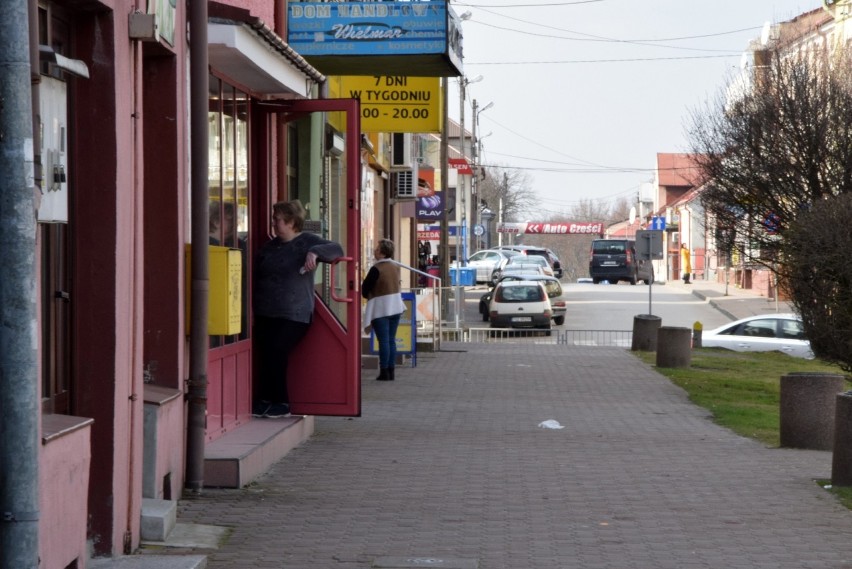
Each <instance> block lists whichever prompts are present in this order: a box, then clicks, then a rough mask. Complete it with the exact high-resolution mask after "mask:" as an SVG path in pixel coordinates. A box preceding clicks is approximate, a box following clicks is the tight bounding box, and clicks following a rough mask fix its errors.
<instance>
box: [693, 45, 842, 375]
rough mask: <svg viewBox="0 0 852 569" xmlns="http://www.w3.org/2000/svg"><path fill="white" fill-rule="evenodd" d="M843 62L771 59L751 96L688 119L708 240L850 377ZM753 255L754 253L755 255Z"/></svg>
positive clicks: (822, 56) (823, 57) (815, 53)
mask: <svg viewBox="0 0 852 569" xmlns="http://www.w3.org/2000/svg"><path fill="white" fill-rule="evenodd" d="M849 71H850V59H849V56H848V55H846V54H845V53H844V52H842V51H838V52H836V53H834V52H832V53H829V52H826V51H820V50H812V51H808V52H802V53H799V54H794V55H789V56H786V57H778V56H775V57H774V58H772V59H771V60H770V61H769V62H768V66H767V67H766V68H765V69H764V70H763V71H762V74H761V75H758V76H757V77H756V80H755V84H754V86H753V88H752V89H750V90H748V91H747V92H745V93H744V94H742V95H741V96H739V97H737V98H735V99H728V100H722V99H720V100H719V101H717V105H716V107H715V108H711V109H710V110H709V112H707V113H706V114H704V115H698V114H696V115H694V116H693V128H692V131H691V134H692V150H693V153H694V154H695V155H696V160H697V161H698V162H699V164H700V166H701V167H702V168H703V169H704V170H705V172H706V174H707V175H708V178H709V179H710V180H711V182H710V184H709V186H708V188H707V190H706V191H705V192H704V194H703V195H702V201H703V203H704V205H705V207H706V208H707V210H708V213H709V214H710V217H712V218H714V219H715V220H716V228H715V231H716V235H717V237H718V238H720V239H721V242H722V243H723V244H728V245H732V246H733V247H735V248H736V249H738V250H739V251H740V253H741V254H743V255H744V257H745V258H746V259H747V260H748V261H750V262H752V263H759V264H762V265H764V266H768V267H769V268H770V269H771V270H773V271H775V273H776V275H777V276H778V277H779V281H780V286H781V287H782V288H784V289H786V290H788V291H789V292H790V295H791V299H792V302H793V304H794V306H795V307H796V309H797V310H798V311H799V312H800V314H801V315H802V318H803V321H804V323H805V329H806V333H807V335H808V338H809V339H810V340H811V346H812V348H813V350H814V353H815V354H816V355H817V356H819V357H821V358H824V359H827V360H829V361H834V362H837V363H840V364H841V366H845V368H844V369H847V371H848V370H852V349H850V348H852V296H850V290H852V273H850V264H849V263H848V262H847V261H846V259H845V258H844V257H846V253H847V252H848V251H849V250H850V246H852V234H850V231H849V229H848V227H847V226H848V224H849V220H850V219H852V196H850V194H852V79H850V78H852V75H850V73H849ZM757 252H759V254H758V253H757Z"/></svg>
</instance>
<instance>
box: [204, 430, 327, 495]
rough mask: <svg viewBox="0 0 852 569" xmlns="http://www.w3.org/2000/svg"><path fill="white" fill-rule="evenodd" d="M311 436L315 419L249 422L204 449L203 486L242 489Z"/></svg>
mask: <svg viewBox="0 0 852 569" xmlns="http://www.w3.org/2000/svg"><path fill="white" fill-rule="evenodd" d="M313 433H314V417H312V416H309V415H308V416H302V415H293V416H290V417H283V418H281V419H252V420H251V421H249V422H248V423H246V424H245V425H242V426H240V427H238V428H237V429H234V430H233V431H231V432H229V433H226V434H225V435H223V436H222V437H220V438H218V439H216V440H215V441H213V442H212V443H209V444H208V445H207V446H206V447H205V449H204V486H205V487H208V488H242V487H243V486H245V485H246V484H248V483H250V482H251V481H252V480H254V479H255V478H257V477H258V476H260V475H261V474H263V473H265V472H266V471H267V470H269V468H270V467H271V466H272V465H273V464H275V463H276V462H278V461H279V460H281V459H282V458H283V457H284V456H285V455H286V454H287V453H288V452H290V451H291V450H292V449H294V448H296V447H297V446H299V445H300V444H302V443H303V442H305V441H306V440H308V439H309V438H310V437H311V435H312V434H313Z"/></svg>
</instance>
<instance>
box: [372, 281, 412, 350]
mask: <svg viewBox="0 0 852 569" xmlns="http://www.w3.org/2000/svg"><path fill="white" fill-rule="evenodd" d="M402 302H403V304H405V312H403V313H402V316H401V317H400V319H399V328H397V329H396V353H397V354H413V353H414V344H415V342H416V341H417V316H416V313H415V310H416V307H415V305H414V293H413V292H404V293H402ZM371 335H372V337H373V341H372V346H373V353H378V352H379V341H378V340H377V339H376V334H375V333H374V332H373V333H371Z"/></svg>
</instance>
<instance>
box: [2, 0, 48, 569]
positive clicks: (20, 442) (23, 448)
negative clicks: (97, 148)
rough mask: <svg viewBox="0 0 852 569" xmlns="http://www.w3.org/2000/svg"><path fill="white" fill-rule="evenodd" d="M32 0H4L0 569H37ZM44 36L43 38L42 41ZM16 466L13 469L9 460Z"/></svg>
mask: <svg viewBox="0 0 852 569" xmlns="http://www.w3.org/2000/svg"><path fill="white" fill-rule="evenodd" d="M28 12H29V7H28V6H27V0H7V1H4V2H0V101H2V102H3V103H2V107H0V172H3V179H4V183H5V186H4V191H3V192H2V193H0V251H3V255H4V260H3V271H2V273H0V464H3V465H6V466H5V468H4V470H3V475H2V476H0V567H21V568H26V569H29V568H33V569H35V568H36V567H38V518H39V512H38V507H39V502H38V498H39V495H38V456H39V441H38V424H39V423H38V421H39V418H40V414H39V405H38V374H37V368H38V352H37V345H38V338H37V337H36V331H37V330H38V322H37V321H36V300H35V299H36V296H35V292H34V291H35V290H36V278H35V251H36V240H35V235H36V219H35V211H34V203H33V175H34V174H33V163H34V155H33V153H34V144H33V125H32V119H33V114H32V99H31V94H30V56H29V50H30V38H29V29H28V27H27V26H21V25H20V22H26V21H28V19H29V14H28ZM36 41H37V40H36ZM11 464H14V465H15V466H14V468H9V465H11Z"/></svg>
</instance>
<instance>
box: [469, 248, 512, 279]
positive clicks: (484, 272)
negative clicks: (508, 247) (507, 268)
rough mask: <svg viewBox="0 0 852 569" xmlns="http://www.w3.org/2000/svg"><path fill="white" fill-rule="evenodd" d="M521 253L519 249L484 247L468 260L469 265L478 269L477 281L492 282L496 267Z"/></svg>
mask: <svg viewBox="0 0 852 569" xmlns="http://www.w3.org/2000/svg"><path fill="white" fill-rule="evenodd" d="M515 255H519V253H518V252H517V251H501V250H498V249H483V250H481V251H477V252H476V253H474V254H473V255H471V256H470V259H468V260H467V266H468V267H470V268H474V269H476V282H477V283H488V282H491V273H493V272H494V269H498V268H502V267H503V265H505V264H506V261H508V260H509V258H511V257H513V256H515Z"/></svg>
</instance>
